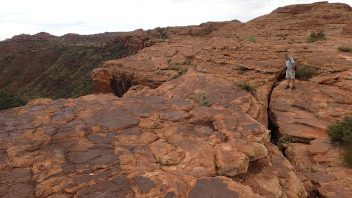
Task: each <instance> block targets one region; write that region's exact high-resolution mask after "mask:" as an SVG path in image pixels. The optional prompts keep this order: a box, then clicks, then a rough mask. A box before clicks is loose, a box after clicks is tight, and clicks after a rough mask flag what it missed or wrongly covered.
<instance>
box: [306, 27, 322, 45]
mask: <svg viewBox="0 0 352 198" xmlns="http://www.w3.org/2000/svg"><path fill="white" fill-rule="evenodd" d="M322 40H326V36H325V33H324V31H323V30H320V31H318V32H312V33H310V35H309V37H308V42H310V43H312V42H315V41H322Z"/></svg>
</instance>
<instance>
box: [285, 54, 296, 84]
mask: <svg viewBox="0 0 352 198" xmlns="http://www.w3.org/2000/svg"><path fill="white" fill-rule="evenodd" d="M285 61H286V79H287V85H286V89H289V88H290V82H291V81H292V90H294V89H296V83H295V75H296V65H295V60H293V58H292V57H290V56H288V54H285Z"/></svg>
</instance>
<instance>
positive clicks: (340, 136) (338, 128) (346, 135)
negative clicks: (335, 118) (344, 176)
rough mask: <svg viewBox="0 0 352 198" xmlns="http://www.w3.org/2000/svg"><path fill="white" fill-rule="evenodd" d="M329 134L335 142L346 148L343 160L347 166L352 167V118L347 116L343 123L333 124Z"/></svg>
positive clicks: (329, 128)
mask: <svg viewBox="0 0 352 198" xmlns="http://www.w3.org/2000/svg"><path fill="white" fill-rule="evenodd" d="M328 132H329V135H330V138H331V140H332V141H333V142H338V143H340V144H342V145H343V146H345V147H346V148H345V152H344V154H343V159H344V161H345V163H346V164H347V165H349V166H352V117H351V116H346V117H344V119H343V120H342V121H340V122H336V123H333V124H331V125H330V126H329V127H328Z"/></svg>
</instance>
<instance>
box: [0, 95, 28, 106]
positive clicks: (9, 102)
mask: <svg viewBox="0 0 352 198" xmlns="http://www.w3.org/2000/svg"><path fill="white" fill-rule="evenodd" d="M26 103H27V102H26V101H25V100H22V99H21V98H18V97H16V96H11V95H8V94H6V93H3V92H1V91H0V110H4V109H9V108H14V107H19V106H23V105H25V104H26Z"/></svg>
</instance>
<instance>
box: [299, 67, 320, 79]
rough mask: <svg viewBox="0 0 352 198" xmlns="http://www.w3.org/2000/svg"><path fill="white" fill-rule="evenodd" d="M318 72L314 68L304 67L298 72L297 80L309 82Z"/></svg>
mask: <svg viewBox="0 0 352 198" xmlns="http://www.w3.org/2000/svg"><path fill="white" fill-rule="evenodd" d="M317 72H318V70H317V69H316V68H314V67H309V66H302V67H298V68H297V70H296V78H297V79H300V80H308V79H310V78H312V77H313V76H314V75H316V74H317Z"/></svg>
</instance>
